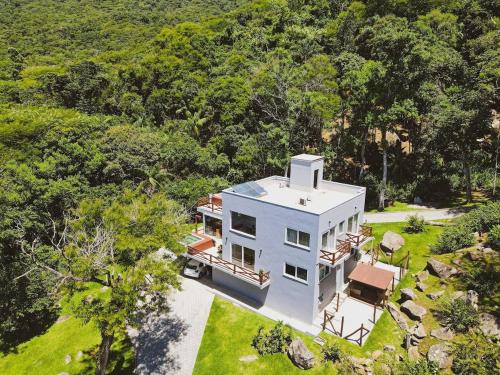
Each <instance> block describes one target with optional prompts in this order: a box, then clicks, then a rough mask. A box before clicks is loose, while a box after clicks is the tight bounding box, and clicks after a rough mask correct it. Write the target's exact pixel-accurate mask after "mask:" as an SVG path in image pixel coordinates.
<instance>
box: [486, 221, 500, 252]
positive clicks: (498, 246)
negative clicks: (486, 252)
mask: <svg viewBox="0 0 500 375" xmlns="http://www.w3.org/2000/svg"><path fill="white" fill-rule="evenodd" d="M488 243H489V245H490V246H491V247H492V248H493V249H495V250H500V225H493V227H492V228H491V229H490V232H489V233H488Z"/></svg>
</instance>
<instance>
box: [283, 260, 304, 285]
mask: <svg viewBox="0 0 500 375" xmlns="http://www.w3.org/2000/svg"><path fill="white" fill-rule="evenodd" d="M285 274H286V275H287V276H290V277H293V278H294V279H298V280H302V281H305V282H307V270H306V269H305V268H301V267H296V266H292V265H291V264H288V263H285Z"/></svg>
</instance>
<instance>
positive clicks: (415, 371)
mask: <svg viewBox="0 0 500 375" xmlns="http://www.w3.org/2000/svg"><path fill="white" fill-rule="evenodd" d="M399 373H400V374H405V375H437V374H439V366H438V364H437V363H436V362H431V361H427V360H426V359H421V360H419V361H416V362H415V361H410V360H406V361H404V362H402V363H401V365H400V366H399Z"/></svg>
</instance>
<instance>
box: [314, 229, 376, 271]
mask: <svg viewBox="0 0 500 375" xmlns="http://www.w3.org/2000/svg"><path fill="white" fill-rule="evenodd" d="M371 238H372V228H371V227H369V226H367V225H360V226H359V231H358V233H347V234H346V239H345V240H337V246H336V247H335V249H334V250H329V249H321V250H320V253H319V260H320V262H322V263H323V264H327V265H329V266H331V265H334V264H335V263H337V262H339V261H340V260H341V259H342V258H344V257H345V256H346V255H348V254H350V253H351V249H352V248H353V247H359V246H363V245H364V244H365V243H366V242H367V241H368V240H370V239H371Z"/></svg>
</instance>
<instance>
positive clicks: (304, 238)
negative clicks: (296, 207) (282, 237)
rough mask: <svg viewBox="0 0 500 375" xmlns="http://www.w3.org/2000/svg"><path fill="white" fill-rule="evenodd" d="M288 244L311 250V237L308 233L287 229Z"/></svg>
mask: <svg viewBox="0 0 500 375" xmlns="http://www.w3.org/2000/svg"><path fill="white" fill-rule="evenodd" d="M286 242H288V243H291V244H294V245H299V246H302V247H307V248H309V242H310V235H309V233H306V232H301V231H298V230H295V229H290V228H286Z"/></svg>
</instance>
